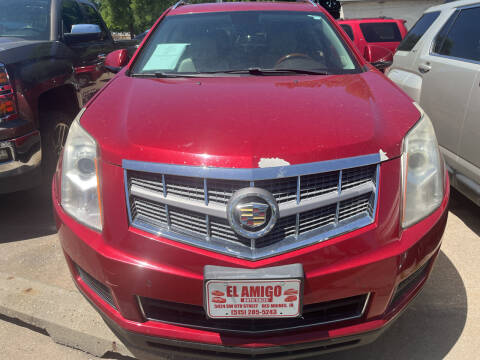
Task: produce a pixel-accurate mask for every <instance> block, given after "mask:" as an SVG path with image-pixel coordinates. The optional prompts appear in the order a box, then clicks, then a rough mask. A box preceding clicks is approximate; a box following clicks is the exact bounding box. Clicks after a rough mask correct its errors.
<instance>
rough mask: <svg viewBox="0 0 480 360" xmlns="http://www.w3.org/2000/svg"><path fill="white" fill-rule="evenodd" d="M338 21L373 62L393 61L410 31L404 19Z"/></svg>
mask: <svg viewBox="0 0 480 360" xmlns="http://www.w3.org/2000/svg"><path fill="white" fill-rule="evenodd" d="M338 23H339V24H340V26H341V27H342V29H343V30H344V31H345V32H346V33H347V35H348V37H349V38H350V39H351V40H352V41H353V43H354V44H355V45H356V46H357V48H358V50H359V51H360V53H361V54H362V55H363V56H364V57H365V59H366V60H367V61H368V62H370V63H373V64H375V63H379V62H388V61H389V62H391V61H393V54H394V53H395V51H396V50H397V47H398V45H400V42H401V41H402V40H403V38H404V37H405V36H406V35H407V32H408V31H407V29H406V27H405V23H406V21H405V20H402V19H390V18H371V19H370V18H369V19H346V20H339V21H338ZM379 65H381V64H379Z"/></svg>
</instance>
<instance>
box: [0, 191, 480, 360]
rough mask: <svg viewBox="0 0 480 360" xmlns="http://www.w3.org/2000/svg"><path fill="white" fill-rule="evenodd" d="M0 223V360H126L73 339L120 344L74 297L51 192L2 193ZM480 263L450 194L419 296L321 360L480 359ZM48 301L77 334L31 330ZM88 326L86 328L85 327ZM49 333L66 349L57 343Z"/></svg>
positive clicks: (473, 223) (457, 198)
mask: <svg viewBox="0 0 480 360" xmlns="http://www.w3.org/2000/svg"><path fill="white" fill-rule="evenodd" d="M0 219H1V220H0V274H4V275H6V274H8V277H7V278H8V279H10V280H8V281H7V280H5V279H4V278H1V277H0V349H1V350H0V358H1V359H15V360H17V359H19V360H22V359H57V358H58V359H97V357H95V356H93V355H87V354H86V353H84V352H79V351H77V350H74V349H72V348H71V347H72V346H73V347H76V348H79V349H82V350H86V351H90V352H91V353H93V354H95V355H97V356H101V357H102V358H112V359H113V358H114V359H124V358H125V357H123V355H122V354H120V353H121V351H117V350H118V347H117V346H114V347H113V348H112V349H106V348H105V349H104V347H101V348H98V346H97V347H96V348H93V350H92V351H91V349H92V348H89V347H88V346H87V345H88V344H87V343H88V341H92V340H91V339H87V340H88V341H87V340H86V341H85V342H82V341H80V340H79V336H78V334H82V333H87V332H89V333H90V334H85V335H89V336H93V335H95V336H97V335H98V338H101V339H102V341H103V340H104V341H105V343H108V342H109V341H110V342H112V341H113V343H114V345H115V341H118V340H116V338H115V337H114V336H113V334H111V333H110V332H109V330H108V329H106V328H105V326H104V325H103V322H102V320H101V318H100V316H99V315H98V314H97V313H96V312H94V311H93V310H91V308H90V305H89V304H87V303H86V301H85V300H84V299H83V298H82V297H81V296H80V295H79V294H78V291H77V290H76V288H75V286H74V284H73V282H72V280H71V278H70V274H69V272H68V269H67V266H66V263H65V261H64V259H63V254H62V252H61V247H60V244H59V241H58V238H57V235H56V230H55V225H54V221H53V217H52V210H51V202H50V192H49V189H41V188H40V189H34V190H30V191H25V192H20V193H16V194H9V195H0ZM479 258H480V208H479V207H476V206H475V205H474V204H473V203H472V202H470V201H469V200H468V199H466V198H465V197H463V196H462V195H461V194H459V193H458V192H456V191H453V192H452V198H451V204H450V215H449V220H448V224H447V228H446V231H445V236H444V239H443V244H442V249H441V252H440V254H439V257H438V260H437V262H436V264H435V267H434V269H433V272H432V275H431V277H430V279H429V281H428V283H427V285H426V286H425V288H424V291H423V292H422V293H421V294H420V295H419V296H418V297H417V299H416V300H415V301H414V302H413V303H412V304H411V305H410V307H409V308H408V309H407V310H406V311H405V313H404V314H403V315H402V316H401V317H400V318H399V319H398V321H397V322H396V323H395V324H394V325H393V326H392V327H391V328H390V329H388V331H387V332H385V333H384V334H383V336H382V337H381V338H380V339H378V340H377V341H376V342H375V343H373V344H370V345H367V346H364V347H361V348H356V349H353V350H349V351H343V352H337V353H333V354H328V355H325V356H322V357H321V359H322V360H323V359H325V360H343V359H345V360H346V359H360V360H367V359H369V360H371V359H392V360H397V359H398V360H400V359H409V360H411V359H422V360H437V359H454V360H455V359H462V360H463V359H477V358H479V355H478V349H477V348H478V345H479V344H480V340H479V338H478V334H479V333H480V302H479V300H478V299H480V272H479V270H480V266H479V265H478V263H479V260H478V259H479ZM2 281H3V282H2ZM2 284H3V285H2ZM5 284H7V285H5ZM11 284H13V285H11ZM27 284H33V285H27ZM2 286H4V287H3V288H2ZM27 286H29V288H30V287H33V288H34V289H36V288H38V289H39V290H38V291H37V293H38V294H37V296H35V291H26V290H28V289H29V288H27V289H25V287H27ZM11 289H14V290H15V289H16V290H18V294H10V293H7V292H8V291H11ZM2 292H3V294H2ZM32 294H33V295H32ZM54 294H56V295H54ZM2 296H3V297H2ZM49 296H51V297H55V299H49V298H48V297H49ZM50 300H52V301H50ZM2 302H4V303H8V302H11V303H12V304H13V305H12V308H13V307H15V309H14V310H12V311H11V312H10V313H8V316H5V314H2V311H3V310H4V312H5V311H6V312H8V309H7V310H5V309H3V308H4V307H2V305H4V304H3V303H2ZM50 302H52V303H54V306H57V307H56V308H55V309H57V308H58V312H61V311H64V312H65V314H61V315H58V316H56V317H55V315H57V314H55V310H53V314H51V315H52V318H55V321H58V322H60V323H61V322H62V321H63V320H62V319H65V322H66V323H67V322H68V324H67V325H68V326H71V327H72V328H73V329H74V330H75V331H73V332H68V331H67V330H69V329H66V330H61V331H58V329H57V330H55V329H56V328H54V327H52V326H53V325H52V324H51V322H55V321H53V320H52V321H50V320H48V321H47V322H46V323H45V322H41V321H40V322H38V323H36V325H35V326H32V325H30V323H35V321H37V320H32V319H36V318H35V317H34V316H32V315H31V314H28V312H29V311H30V310H32V313H33V314H35V311H37V312H38V309H41V308H42V306H44V305H45V306H48V305H49V303H50ZM68 302H79V303H78V304H77V305H75V306H77V307H78V306H80V307H81V309H82V316H73V315H72V314H69V312H74V311H71V310H69V309H70V308H69V305H70V306H71V304H68ZM80 302H81V303H80ZM62 303H64V304H62ZM62 305H64V306H63V307H62ZM62 309H63V310H62ZM49 311H50V312H52V310H49ZM70 315H72V316H70ZM17 318H18V319H17ZM19 319H20V320H19ZM40 320H42V319H40ZM87 321H88V322H89V324H88V326H84V325H85V324H83V323H84V322H87ZM38 324H40V325H38ZM45 324H46V325H45ZM61 329H63V328H61ZM85 329H88V330H85ZM70 330H71V329H70ZM56 333H57V334H56ZM58 333H60V335H61V336H58ZM92 334H93V335H92ZM55 335H56V336H55ZM48 336H50V337H51V338H53V339H54V340H55V341H58V342H60V343H63V344H67V345H70V348H69V347H65V346H62V345H58V344H55V343H54V342H53V341H52V340H51V339H50V338H49V337H48ZM69 336H70V337H76V338H77V339H76V340H77V341H73V340H75V339H73V340H72V339H69ZM70 340H72V341H70ZM123 353H124V352H123ZM124 354H125V353H124Z"/></svg>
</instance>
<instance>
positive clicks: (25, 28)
mask: <svg viewBox="0 0 480 360" xmlns="http://www.w3.org/2000/svg"><path fill="white" fill-rule="evenodd" d="M22 30H29V31H33V32H37V33H42V32H43V30H39V29H35V28H30V27H24V28H22Z"/></svg>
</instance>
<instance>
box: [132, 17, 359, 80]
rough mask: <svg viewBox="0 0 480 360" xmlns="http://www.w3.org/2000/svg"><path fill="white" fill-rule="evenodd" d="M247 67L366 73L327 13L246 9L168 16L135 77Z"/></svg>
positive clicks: (146, 48)
mask: <svg viewBox="0 0 480 360" xmlns="http://www.w3.org/2000/svg"><path fill="white" fill-rule="evenodd" d="M247 69H270V70H278V71H280V70H282V69H285V70H287V69H288V70H289V71H292V70H310V71H318V72H322V73H329V74H345V73H354V72H359V71H360V69H359V66H358V64H357V62H356V60H355V59H354V57H353V56H352V54H351V53H350V50H349V49H348V47H347V45H346V44H345V43H344V42H343V41H342V40H341V39H340V37H339V35H338V33H337V31H335V29H334V28H333V27H332V25H331V24H330V22H329V20H328V19H327V18H326V16H324V15H323V14H322V13H319V12H315V13H308V12H296V11H245V12H216V13H207V14H206V13H202V14H186V15H173V16H168V17H167V18H165V19H164V20H163V21H162V23H161V24H160V25H159V27H158V28H157V29H156V30H155V32H154V34H153V35H152V37H151V38H150V39H149V41H148V43H147V44H146V45H145V46H144V48H143V49H142V51H141V53H140V54H139V57H138V59H137V61H136V63H135V65H134V68H133V74H134V75H135V74H155V73H159V72H161V73H166V74H180V75H181V74H188V73H190V74H192V73H222V72H233V71H238V70H247Z"/></svg>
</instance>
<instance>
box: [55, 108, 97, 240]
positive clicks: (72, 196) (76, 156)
mask: <svg viewBox="0 0 480 360" xmlns="http://www.w3.org/2000/svg"><path fill="white" fill-rule="evenodd" d="M84 111H85V110H84V109H82V111H80V113H79V114H78V115H77V117H76V118H75V120H74V121H73V122H72V125H71V126H70V131H69V133H68V137H67V141H66V143H65V148H64V150H63V162H62V185H61V187H62V197H61V204H62V207H63V209H64V210H65V211H66V212H67V213H68V214H69V215H71V216H72V217H73V218H75V219H76V220H78V221H79V222H81V223H82V224H84V225H87V226H89V227H91V228H93V229H96V230H98V231H101V230H102V211H101V208H102V206H101V197H100V188H99V185H100V181H99V176H98V154H97V143H96V142H95V140H94V139H93V138H92V137H91V136H90V135H89V134H88V133H87V132H86V131H85V130H84V129H83V128H82V127H81V126H80V118H81V117H82V114H83V112H84Z"/></svg>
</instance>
